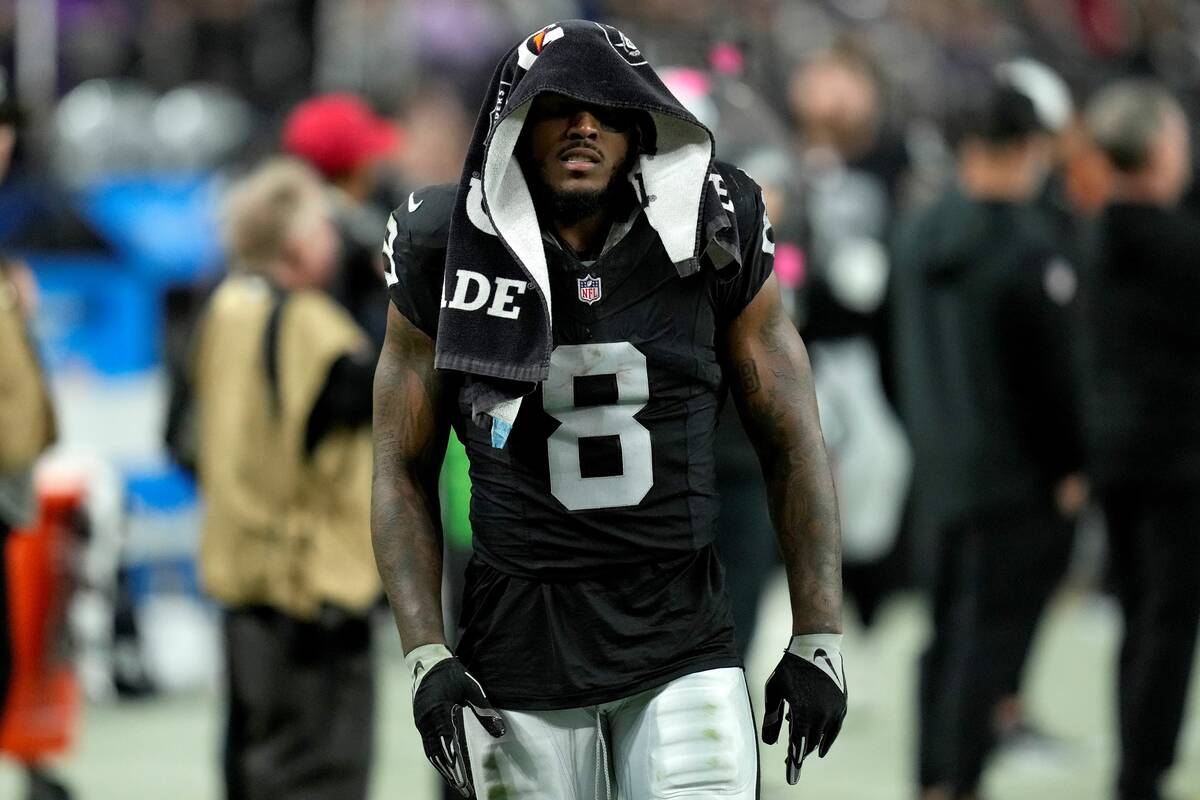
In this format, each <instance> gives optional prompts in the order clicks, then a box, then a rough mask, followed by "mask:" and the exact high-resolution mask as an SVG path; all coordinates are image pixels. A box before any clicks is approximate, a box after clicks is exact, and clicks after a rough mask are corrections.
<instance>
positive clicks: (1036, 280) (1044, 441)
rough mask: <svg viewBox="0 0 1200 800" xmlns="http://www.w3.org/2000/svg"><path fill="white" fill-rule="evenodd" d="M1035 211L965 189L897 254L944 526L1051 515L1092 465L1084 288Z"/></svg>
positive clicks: (917, 223) (903, 314) (906, 400)
mask: <svg viewBox="0 0 1200 800" xmlns="http://www.w3.org/2000/svg"><path fill="white" fill-rule="evenodd" d="M1052 242H1053V239H1052V237H1051V235H1050V232H1049V230H1048V229H1047V228H1046V227H1045V226H1044V225H1043V224H1042V221H1041V220H1040V219H1039V218H1038V217H1037V216H1036V213H1035V212H1034V211H1033V210H1032V209H1031V208H1030V207H1027V206H1020V205H1017V204H1014V203H1004V202H988V201H978V200H974V199H972V198H970V197H968V196H966V195H965V194H964V193H963V192H962V190H960V189H959V188H957V187H953V188H951V189H949V190H948V191H947V192H946V193H945V194H944V195H943V196H942V198H941V199H940V200H939V201H938V202H937V203H936V204H934V206H933V207H931V208H930V209H928V210H927V211H926V212H925V213H924V214H922V215H920V216H919V217H917V218H916V219H914V220H912V221H911V222H909V223H908V224H907V225H905V226H904V227H903V228H902V230H901V231H900V233H899V235H898V236H897V240H896V244H895V248H894V249H895V254H894V263H895V265H896V266H895V272H894V276H895V278H894V281H895V282H894V285H893V293H894V302H895V315H894V326H895V339H896V347H897V353H896V356H897V364H898V368H899V372H898V380H899V392H900V399H901V410H902V414H903V417H904V420H905V423H906V425H907V427H908V430H909V434H910V436H911V438H912V442H913V449H914V456H915V479H916V488H917V493H918V500H919V502H920V503H921V507H922V508H923V509H924V510H925V511H926V512H927V513H928V514H931V515H932V518H933V519H934V520H935V521H937V522H939V523H953V522H957V521H961V520H963V519H964V518H967V517H971V516H973V515H978V514H985V513H990V512H1006V511H1011V510H1014V509H1018V508H1027V509H1028V508H1033V507H1048V506H1049V503H1050V500H1051V498H1052V497H1053V490H1054V485H1055V483H1056V482H1057V481H1058V480H1059V479H1061V478H1062V477H1064V476H1065V475H1067V474H1068V473H1070V472H1072V471H1074V470H1076V469H1077V468H1078V467H1079V465H1080V463H1081V460H1082V456H1081V445H1080V430H1079V429H1080V423H1079V414H1078V411H1077V402H1076V394H1077V392H1076V380H1075V378H1076V368H1075V357H1074V353H1073V346H1072V341H1073V336H1072V330H1073V325H1074V321H1073V314H1074V307H1075V295H1076V288H1077V277H1076V273H1075V269H1074V267H1073V266H1072V265H1070V264H1069V263H1068V262H1067V261H1066V260H1065V259H1063V258H1062V257H1061V256H1059V255H1058V254H1057V253H1056V252H1055V250H1054V247H1053V245H1052Z"/></svg>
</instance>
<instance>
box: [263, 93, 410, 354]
mask: <svg viewBox="0 0 1200 800" xmlns="http://www.w3.org/2000/svg"><path fill="white" fill-rule="evenodd" d="M398 143H399V133H398V130H397V128H396V127H395V125H393V124H392V123H391V122H390V121H388V120H386V119H384V118H382V117H379V116H377V115H376V114H375V112H373V111H372V110H371V109H370V107H369V106H367V104H366V103H365V102H364V101H363V100H362V99H360V98H359V97H357V96H355V95H352V94H328V95H322V96H320V97H314V98H311V99H309V100H305V101H304V102H303V103H301V104H300V105H298V106H296V108H295V109H293V110H292V113H291V114H289V115H288V118H287V121H286V122H285V123H284V130H283V147H284V150H286V151H287V152H289V153H291V154H292V155H294V156H296V157H297V158H300V159H302V160H304V161H307V162H308V163H309V164H310V165H311V166H312V167H313V168H314V169H316V170H317V171H318V172H320V173H321V176H322V177H323V178H324V179H325V182H326V185H327V186H328V189H329V202H330V204H331V205H332V207H333V214H334V221H335V223H336V224H337V230H338V234H339V236H340V238H341V248H340V255H339V261H340V269H339V270H338V273H337V276H336V278H335V279H334V282H333V284H332V285H331V287H330V291H331V293H332V294H334V295H335V296H336V297H337V298H338V299H339V300H340V301H341V303H342V305H344V306H345V307H346V308H347V309H348V310H349V311H350V313H351V315H352V316H353V317H354V319H355V320H356V321H357V322H358V323H359V324H360V325H362V326H363V328H364V329H365V330H366V332H367V334H368V335H369V336H370V337H371V340H372V341H374V342H375V343H376V346H379V345H382V344H383V334H384V330H385V329H386V327H387V306H388V300H387V285H386V284H385V283H384V280H383V256H382V254H381V253H380V252H379V232H380V231H381V230H383V229H384V228H385V227H387V214H388V209H385V208H382V207H380V206H378V205H376V204H374V203H373V202H372V198H373V197H374V196H375V195H376V193H377V192H378V190H379V183H380V177H381V168H382V166H383V164H384V162H386V161H387V160H388V159H389V158H391V157H392V156H393V155H394V154H395V151H396V148H397V145H398Z"/></svg>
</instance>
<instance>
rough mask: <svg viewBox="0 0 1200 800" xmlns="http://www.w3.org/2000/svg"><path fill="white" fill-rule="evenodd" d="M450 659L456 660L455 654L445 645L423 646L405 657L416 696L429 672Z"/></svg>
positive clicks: (414, 649) (405, 663) (405, 664)
mask: <svg viewBox="0 0 1200 800" xmlns="http://www.w3.org/2000/svg"><path fill="white" fill-rule="evenodd" d="M448 658H454V654H453V653H451V652H450V648H448V647H446V645H444V644H423V645H421V646H420V647H414V648H413V649H412V650H410V651H409V652H408V655H406V656H405V657H404V666H405V667H407V668H408V674H409V675H412V684H413V687H412V690H413V694H414V695H415V694H416V693H417V687H419V686H420V685H421V681H423V680H425V676H426V675H428V674H429V670H431V669H433V667H434V665H436V664H439V663H441V662H443V661H445V660H446V659H448Z"/></svg>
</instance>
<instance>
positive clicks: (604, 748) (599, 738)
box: [593, 707, 612, 800]
mask: <svg viewBox="0 0 1200 800" xmlns="http://www.w3.org/2000/svg"><path fill="white" fill-rule="evenodd" d="M601 770H603V771H604V798H603V800H612V782H611V780H612V779H611V778H610V777H609V775H608V742H606V741H604V725H603V724H601V722H600V708H599V707H597V708H596V781H595V784H594V790H593V794H594V795H595V797H596V800H601V798H600V772H601Z"/></svg>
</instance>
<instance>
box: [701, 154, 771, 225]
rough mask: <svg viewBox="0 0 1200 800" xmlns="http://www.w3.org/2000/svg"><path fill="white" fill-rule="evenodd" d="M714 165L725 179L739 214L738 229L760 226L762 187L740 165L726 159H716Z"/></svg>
mask: <svg viewBox="0 0 1200 800" xmlns="http://www.w3.org/2000/svg"><path fill="white" fill-rule="evenodd" d="M713 165H714V166H715V168H716V170H717V172H719V173H720V174H721V177H722V178H724V180H725V188H726V190H727V191H728V192H729V197H730V199H731V200H732V201H733V207H734V213H735V214H736V215H737V225H738V230H739V231H752V230H754V229H755V228H757V227H758V221H759V220H758V218H759V216H760V215H761V214H762V211H761V205H762V201H761V200H760V199H759V198H760V197H761V196H762V188H761V187H759V185H758V183H757V182H755V180H754V179H753V178H751V177H750V176H749V175H748V174H746V173H745V172H744V171H743V170H742V169H741V168H740V167H735V166H734V165H732V164H729V163H726V162H724V161H715V162H713Z"/></svg>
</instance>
